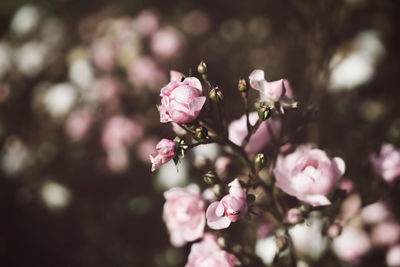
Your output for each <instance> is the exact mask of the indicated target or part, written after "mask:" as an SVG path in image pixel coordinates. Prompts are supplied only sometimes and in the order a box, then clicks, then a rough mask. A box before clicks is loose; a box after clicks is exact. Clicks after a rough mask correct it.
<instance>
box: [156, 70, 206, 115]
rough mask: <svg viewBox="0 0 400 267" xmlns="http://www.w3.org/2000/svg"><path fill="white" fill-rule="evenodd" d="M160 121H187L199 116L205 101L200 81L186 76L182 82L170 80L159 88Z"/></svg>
mask: <svg viewBox="0 0 400 267" xmlns="http://www.w3.org/2000/svg"><path fill="white" fill-rule="evenodd" d="M160 96H161V97H162V99H161V107H160V122H163V123H165V122H170V121H173V122H176V123H188V122H191V121H193V120H195V119H196V118H197V116H199V114H200V111H201V109H202V107H203V105H204V103H205V102H206V97H204V96H202V87H201V83H200V81H199V80H198V79H197V78H194V77H188V78H186V79H185V80H183V82H178V81H171V82H170V83H168V84H167V85H166V86H165V87H163V88H162V89H161V94H160Z"/></svg>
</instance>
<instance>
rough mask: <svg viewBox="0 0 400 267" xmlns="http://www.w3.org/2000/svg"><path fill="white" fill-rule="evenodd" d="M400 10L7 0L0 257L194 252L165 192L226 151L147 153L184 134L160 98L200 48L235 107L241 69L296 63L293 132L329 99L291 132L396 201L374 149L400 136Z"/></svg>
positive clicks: (311, 4) (178, 261) (73, 258)
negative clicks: (173, 226)
mask: <svg viewBox="0 0 400 267" xmlns="http://www.w3.org/2000/svg"><path fill="white" fill-rule="evenodd" d="M399 14H400V2H399V1H394V0H391V1H390V0H331V1H319V0H312V1H310V0H292V1H290V0H288V1H272V0H271V1H261V0H260V1H228V0H220V1H211V0H198V1H188V0H185V1H181V0H174V1H156V0H150V1H132V0H131V1H125V0H121V1H110V0H97V1H92V0H86V1H74V0H53V1H50V0H47V1H45V0H37V1H32V2H30V1H25V0H15V1H1V2H0V175H1V177H0V212H1V217H0V265H1V266H43V267H44V266H60V267H62V266H99V267H102V266H121V267H122V266H183V265H184V264H185V262H186V258H187V254H188V252H189V249H190V246H189V245H187V246H186V247H184V248H183V249H177V248H173V247H172V246H171V245H170V242H169V236H168V233H167V230H166V228H165V225H164V223H163V221H162V215H161V214H162V207H163V203H164V198H163V195H162V194H163V192H164V191H165V190H166V189H168V188H170V187H172V186H183V185H186V184H188V183H190V182H197V183H199V184H201V179H200V178H201V174H202V171H203V170H202V168H206V167H205V166H207V164H212V163H213V162H214V161H215V159H216V157H217V156H218V154H219V153H221V151H220V149H219V148H218V147H215V146H211V147H209V148H207V149H206V152H204V150H201V149H197V151H196V152H195V153H190V154H189V155H188V156H187V157H185V160H184V162H183V163H182V165H181V166H180V169H179V172H176V168H175V166H174V165H173V164H168V165H166V166H165V167H163V168H161V169H160V170H159V171H157V172H155V173H151V172H150V163H149V159H148V155H149V154H150V153H152V152H154V148H155V145H156V143H157V142H158V140H159V139H161V138H174V136H175V133H174V132H173V130H172V127H171V125H169V124H160V123H159V114H158V112H157V109H156V104H158V103H159V101H160V97H159V91H160V88H161V87H162V86H163V85H165V84H166V83H167V82H168V80H169V70H171V69H173V70H178V71H181V72H183V73H185V74H190V73H191V74H193V75H195V74H197V73H196V69H197V65H198V63H199V62H200V60H201V59H204V60H205V61H206V62H207V65H208V70H209V72H208V75H209V80H210V81H211V83H212V84H213V85H216V86H219V88H220V89H221V90H222V92H223V93H224V96H225V103H227V105H226V107H227V116H228V120H229V121H231V120H233V119H237V118H238V117H239V116H240V115H241V114H242V113H243V106H242V105H241V98H240V95H239V94H238V93H237V90H236V86H237V81H238V80H239V78H248V75H249V74H250V73H251V71H252V70H253V69H255V68H260V69H263V70H264V71H265V73H266V79H267V80H277V79H280V78H283V77H285V78H287V79H289V80H290V82H291V85H292V88H293V91H294V94H295V95H296V98H297V99H298V101H299V103H300V108H299V109H298V111H291V112H289V114H288V116H289V119H288V120H289V122H290V123H289V124H288V127H287V129H286V130H287V132H290V131H291V130H293V129H296V128H297V126H299V124H301V123H302V122H301V120H300V119H299V118H300V117H301V116H300V115H299V114H301V113H302V112H303V111H305V110H306V107H307V106H308V105H312V106H313V107H315V108H316V109H317V110H318V112H317V114H316V117H317V119H316V120H314V121H313V122H311V123H310V124H309V125H308V127H307V130H306V131H305V132H304V133H303V134H301V135H299V136H298V137H297V139H296V140H295V142H296V143H304V142H315V143H317V144H319V146H320V147H321V148H324V149H327V150H328V151H330V152H332V153H333V154H335V155H337V156H341V157H342V158H343V159H344V160H345V161H346V165H347V171H346V175H347V176H348V177H350V178H351V179H352V180H353V181H354V183H355V184H356V186H357V188H358V190H359V192H360V195H361V196H362V201H363V205H364V204H365V205H366V204H369V203H371V202H373V201H376V200H378V199H381V198H384V199H385V200H387V202H388V203H389V205H390V203H392V204H394V203H396V201H397V200H398V196H397V195H398V194H397V193H398V190H397V189H396V190H393V189H390V188H389V187H388V186H387V185H386V184H384V183H383V182H382V181H380V180H379V179H372V177H373V174H371V171H370V169H369V167H368V166H367V165H368V164H367V162H368V154H369V153H371V152H377V151H378V150H379V148H380V145H381V143H383V142H390V143H393V144H395V146H397V147H399V146H400V105H399V99H400V90H399V85H398V78H399V74H400V73H399V62H400V57H399V53H400V50H399V47H400V35H399V30H400V28H399V26H400V25H399V19H398V16H399ZM251 97H252V98H255V97H257V94H256V93H255V92H251ZM193 162H194V163H196V162H197V163H198V162H200V163H199V164H193ZM196 166H197V167H196ZM199 166H200V167H199ZM366 180H367V181H368V182H366ZM369 181H371V182H369ZM371 185H372V186H371ZM202 187H204V185H202ZM372 188H373V189H372ZM397 188H398V187H397ZM392 208H393V210H394V214H395V216H398V215H399V210H398V209H399V208H396V206H395V205H392ZM233 231H235V229H234V230H233ZM384 257H385V254H384V252H383V251H380V250H378V251H377V252H375V253H372V254H370V255H369V256H368V257H366V259H365V260H364V261H363V262H362V265H370V266H378V265H379V266H382V265H380V264H378V265H376V264H377V263H383V262H384ZM318 264H319V265H317V266H322V265H324V266H338V264H339V261H338V260H337V259H334V258H333V257H332V262H331V263H329V261H328V262H319V263H318ZM329 264H333V265H329ZM371 264H372V265H371ZM374 264H375V265H374Z"/></svg>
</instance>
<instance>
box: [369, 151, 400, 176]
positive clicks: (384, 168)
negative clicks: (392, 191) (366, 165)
mask: <svg viewBox="0 0 400 267" xmlns="http://www.w3.org/2000/svg"><path fill="white" fill-rule="evenodd" d="M369 160H370V162H371V164H372V167H373V169H374V171H375V172H376V173H377V174H378V175H380V176H382V178H383V179H385V181H387V182H393V181H394V180H396V179H397V178H399V177H400V150H399V149H395V148H394V146H393V145H392V144H383V145H382V147H381V153H380V155H379V156H377V155H375V154H372V155H370V157H369Z"/></svg>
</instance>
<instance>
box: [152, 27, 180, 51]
mask: <svg viewBox="0 0 400 267" xmlns="http://www.w3.org/2000/svg"><path fill="white" fill-rule="evenodd" d="M150 48H151V51H152V52H153V53H154V54H155V55H156V56H158V57H160V58H163V59H169V58H172V57H175V56H177V55H178V54H179V52H180V51H181V50H182V48H183V37H182V35H181V34H180V32H178V31H177V30H176V29H174V28H171V27H170V28H165V29H160V30H158V31H157V32H155V33H154V34H153V35H152V37H151V40H150Z"/></svg>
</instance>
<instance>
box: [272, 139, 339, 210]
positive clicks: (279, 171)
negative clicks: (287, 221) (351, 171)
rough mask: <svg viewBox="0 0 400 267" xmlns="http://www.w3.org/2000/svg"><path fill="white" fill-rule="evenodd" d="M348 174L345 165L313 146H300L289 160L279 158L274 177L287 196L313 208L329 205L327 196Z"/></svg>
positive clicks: (288, 156) (337, 158) (286, 157)
mask: <svg viewBox="0 0 400 267" xmlns="http://www.w3.org/2000/svg"><path fill="white" fill-rule="evenodd" d="M344 171H345V163H344V161H343V160H342V159H341V158H339V157H335V158H333V159H332V158H330V157H328V155H327V154H326V153H325V152H324V151H322V150H320V149H317V148H313V147H312V146H311V145H302V146H299V147H298V148H297V149H296V151H295V152H293V153H291V154H289V155H287V156H285V157H284V156H279V157H278V160H277V163H276V167H275V169H274V175H275V179H276V185H277V186H278V187H279V188H281V189H282V190H283V191H285V192H286V193H287V194H289V195H291V196H294V197H296V198H298V199H299V200H301V201H304V202H306V203H309V204H311V205H313V206H325V205H330V204H331V202H330V201H329V200H328V198H327V197H326V195H327V194H328V193H329V192H330V191H331V190H332V189H333V187H334V186H335V184H336V182H337V181H338V180H339V179H340V178H341V177H342V175H343V174H344Z"/></svg>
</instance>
